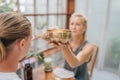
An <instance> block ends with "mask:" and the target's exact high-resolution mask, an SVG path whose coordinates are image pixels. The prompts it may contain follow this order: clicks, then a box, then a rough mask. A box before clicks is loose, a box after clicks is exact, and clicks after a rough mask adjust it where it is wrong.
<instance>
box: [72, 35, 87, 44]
mask: <svg viewBox="0 0 120 80" xmlns="http://www.w3.org/2000/svg"><path fill="white" fill-rule="evenodd" d="M84 41H85V39H84V36H81V37H80V36H74V37H73V38H72V43H73V44H81V43H83V42H84Z"/></svg>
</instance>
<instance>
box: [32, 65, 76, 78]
mask: <svg viewBox="0 0 120 80" xmlns="http://www.w3.org/2000/svg"><path fill="white" fill-rule="evenodd" d="M46 75H47V77H49V79H46ZM33 80H75V78H69V79H59V78H57V77H55V76H54V75H53V73H52V72H51V73H49V74H46V73H45V71H44V66H40V67H38V68H35V69H33Z"/></svg>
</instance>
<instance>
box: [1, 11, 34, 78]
mask: <svg viewBox="0 0 120 80" xmlns="http://www.w3.org/2000/svg"><path fill="white" fill-rule="evenodd" d="M31 33H32V32H31V23H30V21H29V20H28V19H27V18H26V17H24V16H23V15H21V14H19V13H16V12H7V13H2V14H0V80H21V79H20V78H19V77H18V76H17V74H16V70H17V67H18V62H19V60H21V59H22V58H23V57H25V56H26V55H27V52H28V50H29V47H30V43H31V39H32V34H31Z"/></svg>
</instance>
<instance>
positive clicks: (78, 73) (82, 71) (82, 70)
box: [64, 41, 89, 80]
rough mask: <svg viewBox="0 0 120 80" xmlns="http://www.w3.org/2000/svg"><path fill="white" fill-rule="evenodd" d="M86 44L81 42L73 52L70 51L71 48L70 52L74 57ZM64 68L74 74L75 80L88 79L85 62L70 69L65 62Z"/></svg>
mask: <svg viewBox="0 0 120 80" xmlns="http://www.w3.org/2000/svg"><path fill="white" fill-rule="evenodd" d="M87 43H88V42H87V41H85V42H83V43H82V44H81V45H80V46H79V47H78V49H77V50H76V51H75V52H74V51H73V50H72V48H71V50H72V51H73V53H74V54H75V55H77V54H78V53H79V52H80V51H81V50H82V48H83V47H84V46H85V45H86V44H87ZM64 68H65V69H67V70H70V71H73V72H74V74H75V79H76V80H88V79H89V75H88V71H87V62H86V63H84V64H82V65H80V66H78V67H76V68H71V67H70V65H69V64H68V63H67V62H66V61H65V64H64Z"/></svg>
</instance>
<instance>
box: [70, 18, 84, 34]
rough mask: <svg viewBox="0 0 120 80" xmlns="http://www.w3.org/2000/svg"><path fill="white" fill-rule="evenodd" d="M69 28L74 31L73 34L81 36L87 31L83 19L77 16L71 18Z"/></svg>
mask: <svg viewBox="0 0 120 80" xmlns="http://www.w3.org/2000/svg"><path fill="white" fill-rule="evenodd" d="M69 28H70V30H71V31H72V36H81V35H83V33H84V32H85V31H86V27H85V26H84V25H83V21H82V19H81V18H80V17H77V16H73V17H71V18H70V23H69Z"/></svg>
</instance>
